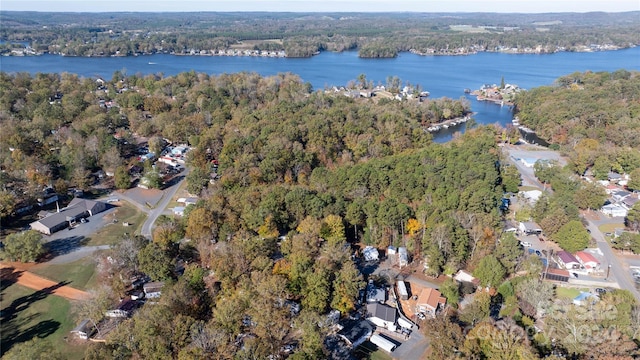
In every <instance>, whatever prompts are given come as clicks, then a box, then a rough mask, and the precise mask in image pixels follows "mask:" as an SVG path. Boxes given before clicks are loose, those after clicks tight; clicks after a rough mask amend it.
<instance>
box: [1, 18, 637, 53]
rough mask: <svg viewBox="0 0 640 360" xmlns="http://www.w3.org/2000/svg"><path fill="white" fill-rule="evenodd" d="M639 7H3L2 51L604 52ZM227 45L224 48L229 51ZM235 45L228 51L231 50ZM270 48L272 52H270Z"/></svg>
mask: <svg viewBox="0 0 640 360" xmlns="http://www.w3.org/2000/svg"><path fill="white" fill-rule="evenodd" d="M637 19H638V12H628V13H588V14H582V13H560V14H490V13H455V14H447V13H386V14H380V13H379V14H376V13H212V12H210V13H207V12H202V13H103V14H98V13H92V14H88V13H86V14H82V16H78V15H77V14H75V13H36V12H1V13H0V39H2V40H6V41H7V43H6V44H0V52H2V53H6V54H11V53H12V50H16V51H17V52H16V53H17V54H22V53H23V52H22V51H23V50H25V44H23V43H24V42H27V43H29V45H30V47H31V49H26V50H27V53H28V54H32V53H42V52H48V53H54V54H63V55H66V56H131V55H140V54H153V53H172V54H181V55H213V54H216V55H219V54H220V52H221V51H222V52H224V54H225V55H230V54H235V55H243V53H242V51H245V50H248V51H257V52H258V53H253V55H259V53H260V51H267V52H269V51H271V52H275V51H284V52H285V53H286V56H288V57H310V56H312V55H314V54H316V53H317V52H319V51H345V50H354V49H357V50H358V51H359V53H360V56H362V57H395V56H397V54H398V52H401V51H410V50H413V51H415V52H417V53H421V54H431V55H434V54H435V55H460V54H470V53H475V52H480V51H505V52H516V53H526V52H529V53H531V52H536V53H553V52H556V51H593V50H612V49H617V48H626V47H629V46H635V45H638V37H637V33H638V31H639V28H640V24H638V21H637ZM227 50H229V51H231V53H227ZM234 51H236V52H234ZM272 55H275V54H271V55H269V56H272Z"/></svg>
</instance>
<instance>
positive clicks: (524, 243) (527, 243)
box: [520, 241, 532, 247]
mask: <svg viewBox="0 0 640 360" xmlns="http://www.w3.org/2000/svg"><path fill="white" fill-rule="evenodd" d="M520 244H522V246H524V247H531V246H532V245H531V243H530V242H528V241H521V242H520Z"/></svg>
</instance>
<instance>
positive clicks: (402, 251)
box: [398, 247, 409, 267]
mask: <svg viewBox="0 0 640 360" xmlns="http://www.w3.org/2000/svg"><path fill="white" fill-rule="evenodd" d="M398 265H399V266H400V267H404V266H407V265H409V253H407V248H406V247H399V248H398Z"/></svg>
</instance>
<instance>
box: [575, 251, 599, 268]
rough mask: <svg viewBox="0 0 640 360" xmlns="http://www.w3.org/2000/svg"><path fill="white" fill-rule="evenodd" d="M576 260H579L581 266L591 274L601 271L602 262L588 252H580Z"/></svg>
mask: <svg viewBox="0 0 640 360" xmlns="http://www.w3.org/2000/svg"><path fill="white" fill-rule="evenodd" d="M576 259H578V261H580V264H582V266H584V268H585V269H587V271H589V272H591V271H594V270H599V269H600V261H598V259H596V258H595V256H593V255H592V254H589V253H588V252H586V251H578V252H577V253H576Z"/></svg>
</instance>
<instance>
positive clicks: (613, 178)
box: [607, 171, 622, 182]
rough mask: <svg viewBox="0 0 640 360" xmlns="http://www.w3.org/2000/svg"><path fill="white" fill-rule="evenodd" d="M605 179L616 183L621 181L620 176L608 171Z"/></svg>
mask: <svg viewBox="0 0 640 360" xmlns="http://www.w3.org/2000/svg"><path fill="white" fill-rule="evenodd" d="M607 179H608V180H609V181H611V182H618V181H620V180H622V175H620V174H618V173H615V172H613V171H610V172H609V174H608V175H607Z"/></svg>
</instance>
